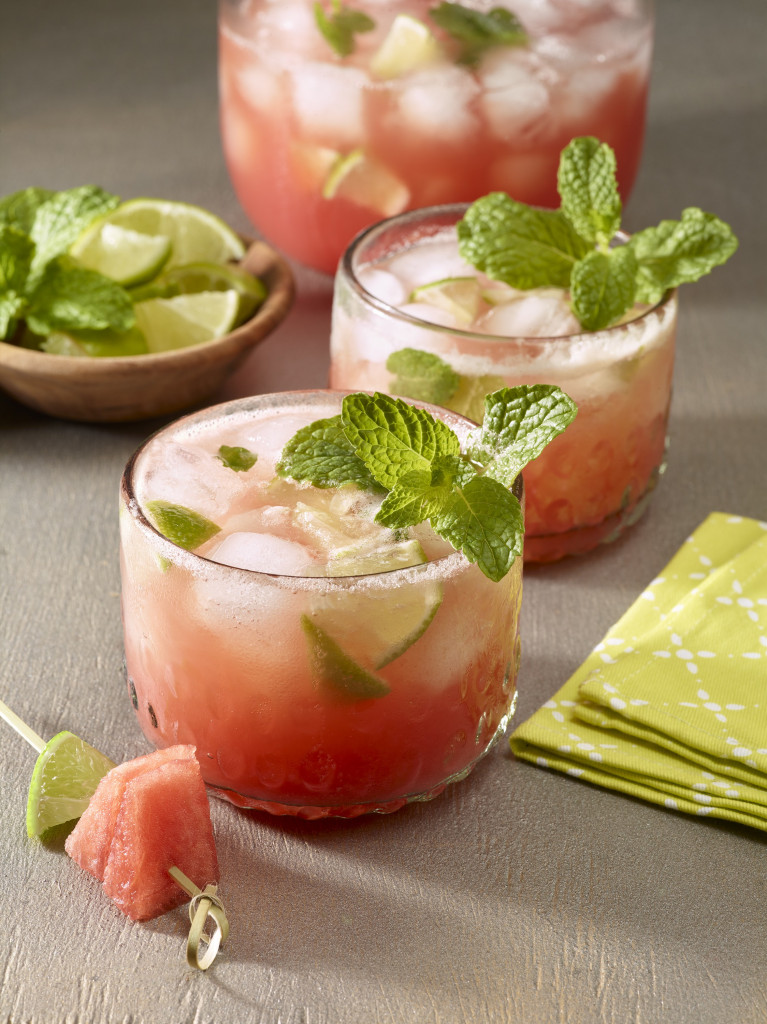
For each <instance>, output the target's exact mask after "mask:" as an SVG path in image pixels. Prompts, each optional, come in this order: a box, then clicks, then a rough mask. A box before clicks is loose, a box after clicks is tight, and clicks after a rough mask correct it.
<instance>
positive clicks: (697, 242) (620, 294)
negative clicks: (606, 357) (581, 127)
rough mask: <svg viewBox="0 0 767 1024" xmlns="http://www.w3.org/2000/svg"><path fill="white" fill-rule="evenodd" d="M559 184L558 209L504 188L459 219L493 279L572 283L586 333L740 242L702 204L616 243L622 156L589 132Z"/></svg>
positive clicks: (575, 144)
mask: <svg viewBox="0 0 767 1024" xmlns="http://www.w3.org/2000/svg"><path fill="white" fill-rule="evenodd" d="M557 188H558V191H559V196H560V200H561V205H560V208H559V209H558V210H543V209H537V208H534V207H531V206H528V205H526V204H525V203H520V202H517V201H516V200H514V199H512V198H511V197H510V196H508V195H506V194H505V193H503V192H492V193H490V194H489V195H487V196H484V197H483V198H482V199H478V200H477V201H476V202H475V203H473V204H472V205H471V206H470V207H469V209H468V210H467V212H466V215H465V216H464V218H463V220H462V221H460V222H459V224H458V248H459V251H460V253H461V255H462V256H463V257H464V259H466V260H467V261H468V262H470V263H471V264H473V265H474V266H475V267H477V269H479V270H481V271H483V272H484V273H485V274H487V276H488V277H491V278H493V279H494V280H497V281H503V282H505V283H506V284H508V285H511V286H512V287H514V288H519V289H522V290H528V289H531V288H542V287H551V286H554V287H557V288H565V289H569V291H570V299H571V305H572V310H573V313H574V314H575V316H576V317H577V318H578V320H579V321H580V323H581V325H582V326H583V327H584V328H585V329H586V330H587V331H597V330H601V329H602V328H604V327H609V326H610V325H611V324H614V323H616V322H617V321H618V320H620V318H621V317H622V316H623V314H624V313H626V312H627V310H629V309H631V308H632V306H634V305H635V304H636V303H645V304H648V305H654V304H655V303H657V302H660V300H661V299H662V297H663V295H664V294H665V293H666V292H667V291H668V290H669V289H671V288H675V287H677V285H680V284H684V283H686V282H690V281H697V280H698V278H699V277H702V276H703V275H704V274H707V273H709V272H710V271H711V270H713V268H714V267H716V266H718V265H720V264H722V263H725V262H726V261H727V260H728V259H729V258H730V256H732V254H733V253H734V252H735V250H736V249H737V247H738V242H737V239H736V237H735V235H734V234H733V232H732V230H731V228H730V227H729V225H727V224H725V223H724V221H722V220H720V219H719V218H718V217H715V216H714V215H713V214H711V213H704V212H703V210H700V209H698V208H697V207H688V208H687V209H686V210H684V211H683V212H682V216H681V218H680V219H679V220H676V221H674V220H664V221H661V223H660V224H659V225H658V226H657V227H655V228H645V229H644V230H643V231H639V232H636V233H635V234H633V235H631V237H630V238H628V239H627V241H626V242H625V244H615V239H616V234H617V232H618V231H619V230H620V226H621V213H622V206H621V200H620V196H619V194H618V186H617V182H616V178H615V154H614V153H613V150H612V149H611V148H610V146H608V145H607V144H606V143H600V142H599V140H598V139H595V138H592V137H590V136H585V137H581V138H577V139H573V141H572V142H571V143H570V144H569V145H568V146H567V147H566V148H565V149H564V150H563V151H562V155H561V157H560V162H559V174H558V179H557Z"/></svg>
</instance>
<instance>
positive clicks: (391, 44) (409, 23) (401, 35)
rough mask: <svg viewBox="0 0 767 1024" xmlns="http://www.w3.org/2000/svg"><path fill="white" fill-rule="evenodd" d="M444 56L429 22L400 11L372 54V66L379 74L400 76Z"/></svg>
mask: <svg viewBox="0 0 767 1024" xmlns="http://www.w3.org/2000/svg"><path fill="white" fill-rule="evenodd" d="M441 57H442V50H441V49H440V46H439V43H438V42H437V40H436V39H435V38H434V36H433V35H432V34H431V32H430V31H429V29H428V28H427V26H426V25H424V23H423V22H422V21H419V20H418V19H417V18H413V17H411V16H410V15H409V14H398V15H397V17H396V18H395V19H394V21H393V22H392V26H391V28H390V29H389V32H388V34H387V36H386V38H385V39H384V41H383V42H382V43H381V45H380V47H379V48H378V50H377V51H376V53H375V54H373V58H372V60H371V61H370V70H371V71H372V73H373V74H374V75H376V76H377V77H378V78H399V77H400V76H401V75H406V74H408V72H410V71H417V70H418V69H419V68H423V67H427V66H428V65H429V64H434V63H435V62H436V61H438V60H440V59H441Z"/></svg>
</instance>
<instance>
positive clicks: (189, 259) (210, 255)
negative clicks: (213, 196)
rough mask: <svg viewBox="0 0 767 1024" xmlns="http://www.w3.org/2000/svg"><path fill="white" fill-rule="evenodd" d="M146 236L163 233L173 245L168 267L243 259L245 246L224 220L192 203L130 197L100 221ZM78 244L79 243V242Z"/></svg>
mask: <svg viewBox="0 0 767 1024" xmlns="http://www.w3.org/2000/svg"><path fill="white" fill-rule="evenodd" d="M97 223H99V224H100V225H101V226H102V227H103V226H104V225H106V224H115V225H117V227H120V228H127V229H129V230H130V231H135V232H138V233H139V234H142V235H162V236H163V237H164V238H167V239H169V240H170V243H171V245H172V247H173V249H172V252H171V256H170V259H169V260H168V263H167V264H166V266H167V267H175V266H180V265H182V264H184V263H197V262H199V261H202V262H204V263H226V262H227V261H228V260H239V259H242V257H243V255H244V254H245V246H244V245H243V244H242V242H241V241H240V239H239V237H238V236H237V235H236V234H235V233H234V231H232V229H231V228H230V227H229V226H228V225H227V224H225V223H224V222H223V221H222V220H220V219H219V218H218V217H216V216H215V214H212V213H209V212H208V211H207V210H203V209H202V208H201V207H199V206H192V205H190V204H189V203H178V202H171V201H170V200H166V199H130V200H128V202H126V203H122V204H121V205H120V206H118V207H117V209H116V210H113V211H112V212H111V213H108V214H107V215H106V216H105V217H104V218H103V219H102V220H101V221H99V222H97ZM75 244H77V243H75Z"/></svg>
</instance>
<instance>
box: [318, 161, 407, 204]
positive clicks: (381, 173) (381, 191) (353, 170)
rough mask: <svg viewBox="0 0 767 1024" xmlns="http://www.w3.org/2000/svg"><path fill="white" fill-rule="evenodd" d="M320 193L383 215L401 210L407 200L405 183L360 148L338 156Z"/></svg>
mask: <svg viewBox="0 0 767 1024" xmlns="http://www.w3.org/2000/svg"><path fill="white" fill-rule="evenodd" d="M322 195H323V197H324V198H325V199H346V200H347V201H348V202H350V203H356V204H357V206H363V207H365V209H366V210H372V211H373V212H374V213H376V214H380V215H381V216H383V217H393V216H394V215H395V214H397V213H402V211H403V210H404V209H405V208H406V207H407V204H408V203H409V202H410V189H409V188H408V187H407V185H406V184H405V183H404V182H403V181H401V180H400V179H399V178H398V177H397V175H396V174H394V173H393V172H392V171H390V170H389V168H388V167H386V166H385V165H384V164H382V163H380V162H379V161H378V160H375V159H373V157H369V156H366V155H365V153H364V152H363V151H362V150H361V149H355V150H353V151H352V152H351V153H347V154H346V155H345V156H339V157H338V159H337V160H336V161H335V163H334V164H333V166H332V168H331V169H330V173H329V174H328V176H327V178H326V179H325V184H324V186H323V189H322Z"/></svg>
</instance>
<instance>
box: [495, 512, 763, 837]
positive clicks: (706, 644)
mask: <svg viewBox="0 0 767 1024" xmlns="http://www.w3.org/2000/svg"><path fill="white" fill-rule="evenodd" d="M766 626H767V523H765V522H759V521H757V520H754V519H745V518H743V517H740V516H731V515H725V514H723V513H714V514H712V515H710V516H709V517H708V519H706V521H705V522H704V523H703V524H702V525H701V526H700V527H698V529H697V530H696V531H695V533H693V535H692V536H691V537H689V538H688V539H687V541H686V542H685V544H684V545H683V546H682V548H681V549H680V550H679V551H678V552H677V553H676V555H675V556H674V557H673V558H672V560H671V561H670V562H669V564H668V565H667V566H666V568H665V569H664V570H663V571H662V573H661V574H660V576H658V577H657V578H656V579H654V580H653V581H652V582H651V583H650V584H649V586H648V588H647V589H646V590H645V591H644V593H642V594H641V595H640V597H639V598H638V599H637V601H636V602H635V603H634V604H633V605H632V606H631V608H630V609H629V610H628V611H627V612H626V614H625V615H624V616H623V617H622V618H621V619H620V620H619V621H618V622H617V623H616V624H615V625H614V626H613V627H612V629H611V630H610V631H609V632H608V633H607V635H606V636H605V637H604V639H603V640H602V642H601V643H600V644H598V645H597V647H596V648H595V649H594V650H593V651H592V653H591V654H590V655H589V657H588V658H587V659H586V661H585V662H584V663H583V664H582V665H581V666H580V668H579V669H578V670H577V671H576V672H575V674H574V675H573V676H571V677H570V679H569V680H568V681H567V682H566V683H565V685H564V686H563V687H562V689H561V690H560V691H559V692H558V693H557V694H555V696H554V697H553V698H552V699H551V700H549V701H547V702H546V703H545V704H544V705H543V707H542V708H540V709H539V710H538V711H537V712H536V713H535V714H534V715H533V716H532V717H531V718H529V719H528V720H527V721H526V722H523V723H522V725H520V726H519V728H517V729H516V730H515V732H514V733H513V735H512V736H511V740H510V743H511V749H512V751H513V752H514V754H515V755H516V756H517V757H519V758H523V759H524V760H527V761H531V762H533V763H534V764H538V765H541V766H543V767H546V768H554V769H557V770H558V771H563V772H566V773H567V774H568V775H573V776H576V777H577V778H581V779H584V780H586V781H588V782H593V783H596V784H597V785H600V786H606V787H608V788H610V789H616V790H618V791H620V792H622V793H628V794H630V795H631V796H635V797H640V798H641V799H643V800H649V801H651V802H653V803H657V804H660V805H662V806H665V807H670V808H673V809H674V810H679V811H686V812H687V813H689V814H698V815H711V816H712V817H718V818H727V819H728V820H730V821H737V822H741V823H742V824H745V825H753V826H755V827H757V828H761V829H765V830H767V628H765V627H766Z"/></svg>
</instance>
